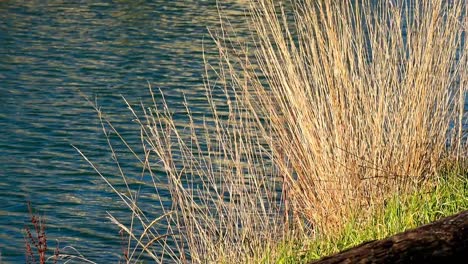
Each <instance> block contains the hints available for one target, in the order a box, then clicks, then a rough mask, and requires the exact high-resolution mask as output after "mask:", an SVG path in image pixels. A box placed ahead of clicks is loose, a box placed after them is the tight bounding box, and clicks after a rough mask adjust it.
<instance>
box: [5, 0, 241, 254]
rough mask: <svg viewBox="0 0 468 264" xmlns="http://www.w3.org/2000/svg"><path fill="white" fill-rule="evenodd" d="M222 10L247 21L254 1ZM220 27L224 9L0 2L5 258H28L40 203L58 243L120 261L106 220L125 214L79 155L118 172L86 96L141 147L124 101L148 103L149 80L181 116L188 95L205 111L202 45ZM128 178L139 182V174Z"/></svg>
mask: <svg viewBox="0 0 468 264" xmlns="http://www.w3.org/2000/svg"><path fill="white" fill-rule="evenodd" d="M72 2H73V3H72ZM222 2H223V3H224V4H223V5H226V7H228V16H229V17H230V19H232V21H234V22H235V21H240V20H241V17H242V16H243V10H244V9H245V8H246V6H245V3H244V2H243V1H241V0H238V1H235V0H232V1H222ZM217 22H218V17H217V9H216V4H215V0H208V1H203V0H199V1H195V0H194V1H164V0H156V1H143V0H141V1H133V0H132V1H123V0H121V1H112V2H104V1H0V58H1V59H0V60H1V61H0V108H1V111H0V134H1V137H0V177H1V181H0V199H1V204H0V252H1V258H2V260H3V261H6V262H17V263H22V262H23V261H24V240H23V232H22V229H23V226H24V224H25V223H26V222H27V220H28V218H27V213H26V212H27V208H26V201H32V202H33V205H34V207H35V208H36V209H38V210H39V211H40V212H42V213H44V214H45V216H46V218H47V227H48V229H47V233H48V237H49V239H50V240H55V239H57V240H59V241H60V243H61V244H60V246H61V247H62V246H65V245H72V246H75V247H76V248H77V249H79V250H80V251H81V253H83V254H84V255H85V256H86V257H88V258H89V259H91V260H94V261H98V262H99V263H115V262H117V260H118V258H119V256H118V255H119V252H120V251H121V250H120V248H121V245H120V239H119V235H118V229H117V228H116V227H115V226H114V225H112V224H110V223H109V221H108V220H107V219H106V216H107V215H106V211H109V212H112V213H113V214H116V215H117V216H121V218H123V219H125V218H126V217H127V216H128V212H127V211H126V210H125V209H124V206H123V204H122V203H120V202H119V200H118V198H117V197H116V195H115V194H113V193H112V191H111V190H110V189H109V188H107V187H106V185H105V184H104V182H103V181H102V180H101V179H100V178H98V176H97V175H96V173H94V172H93V171H92V169H91V168H90V166H89V165H87V164H86V163H85V162H84V161H83V160H82V159H81V158H80V156H79V155H78V153H77V152H76V151H75V150H74V149H73V148H72V146H71V145H72V144H73V145H75V146H77V147H78V148H80V149H81V150H83V152H85V154H87V155H88V156H89V157H90V158H91V159H92V160H93V161H96V163H98V164H99V166H100V169H102V170H103V171H104V172H106V173H107V175H112V174H115V175H117V172H116V168H115V165H114V163H113V162H112V160H111V156H110V152H109V150H108V148H107V146H106V143H105V138H104V136H103V134H102V131H101V128H100V124H99V121H98V118H97V115H96V113H95V112H94V111H93V110H92V108H91V107H90V106H89V105H88V104H87V103H86V102H85V100H84V99H83V97H81V96H80V93H79V91H81V92H82V93H83V94H85V95H87V96H89V97H91V98H93V99H94V98H97V100H98V103H99V105H100V106H101V107H102V109H103V111H104V112H106V113H109V114H110V119H111V120H112V121H113V122H114V124H115V125H116V126H117V128H118V129H119V130H121V132H122V133H123V134H124V136H125V137H126V138H127V139H128V140H129V141H130V142H133V143H134V144H138V142H139V138H138V137H139V131H138V127H137V126H136V125H135V124H134V123H132V122H131V119H132V117H131V115H130V113H129V112H128V110H127V109H126V106H125V104H124V102H123V101H122V98H121V95H123V96H125V97H126V98H127V99H128V100H129V101H130V102H131V103H132V104H137V103H138V102H139V101H143V102H149V96H148V95H149V93H148V89H147V88H146V86H147V81H149V82H150V83H152V84H153V85H155V86H158V87H160V88H161V89H162V90H163V91H164V93H166V94H167V95H168V97H167V98H166V99H167V100H168V102H169V104H170V105H171V106H172V107H174V108H175V109H177V108H178V107H181V104H180V102H181V101H182V100H181V93H182V92H184V93H186V94H187V96H188V97H189V99H190V100H192V105H193V106H194V109H198V111H199V112H200V113H201V112H203V111H204V109H203V108H204V107H205V106H204V105H203V104H202V102H203V100H201V99H202V98H203V97H204V92H203V90H202V89H203V88H202V83H203V80H202V74H203V72H204V66H203V59H202V45H203V42H204V43H205V45H207V47H208V49H209V45H210V44H209V43H211V41H210V37H209V35H208V32H207V27H212V28H213V27H216V25H217ZM203 39H204V40H203ZM207 43H208V44H207ZM126 162H127V164H129V165H135V160H130V159H129V160H128V161H125V160H124V164H125V163H126ZM132 168H134V169H133V171H132ZM126 172H127V173H129V174H131V173H134V174H137V173H139V172H138V169H137V166H126ZM148 206H152V205H151V204H149V205H148ZM154 208H157V204H156V203H155V204H154ZM154 211H155V215H157V213H158V212H157V211H156V210H154ZM50 246H54V242H53V241H51V243H50Z"/></svg>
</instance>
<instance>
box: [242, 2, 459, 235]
mask: <svg viewBox="0 0 468 264" xmlns="http://www.w3.org/2000/svg"><path fill="white" fill-rule="evenodd" d="M293 2H295V3H294V22H292V23H290V22H289V21H288V18H287V14H286V13H285V12H284V11H283V9H281V8H277V7H275V1H268V0H260V1H255V3H253V22H252V27H253V29H254V37H255V38H256V40H257V42H256V44H257V53H256V60H257V62H258V64H259V65H260V69H261V72H262V74H263V75H264V76H265V77H266V79H267V82H266V85H265V84H264V82H262V81H260V80H259V78H258V76H257V74H256V73H255V72H251V71H249V70H248V67H249V66H250V63H251V62H250V60H247V61H246V62H243V61H242V60H239V63H241V64H242V65H243V67H244V69H246V71H245V73H243V79H241V78H239V80H240V81H239V87H242V88H243V92H244V93H245V94H247V97H245V98H246V99H245V100H250V105H251V110H252V111H253V112H254V113H256V114H257V115H258V116H262V117H265V118H266V119H267V120H268V122H267V123H265V122H262V121H260V120H259V121H258V125H259V126H263V127H264V130H263V131H264V133H265V135H264V136H266V137H271V138H272V140H271V142H272V144H270V147H271V150H272V153H273V156H274V162H275V164H276V165H277V166H279V168H280V170H281V175H283V176H284V177H285V181H286V184H287V188H288V196H287V197H286V198H285V199H286V200H287V201H288V202H290V207H291V210H292V211H293V212H294V213H295V217H296V218H299V219H303V218H305V219H307V220H308V221H309V222H311V223H312V224H313V225H314V227H315V228H319V229H324V230H333V229H335V228H337V227H339V226H340V225H342V224H343V220H346V218H347V216H348V213H349V212H350V208H355V207H369V206H371V205H373V204H375V203H379V202H380V201H382V200H383V199H384V198H385V197H386V196H387V195H388V194H390V193H395V192H405V191H407V190H408V189H411V188H417V186H418V185H419V184H422V183H423V182H424V181H426V180H428V179H429V178H430V177H433V176H434V175H435V173H436V171H437V168H439V166H440V164H441V161H442V159H443V158H444V155H446V154H447V135H448V133H450V135H451V137H450V138H451V139H452V140H453V141H452V142H451V147H453V148H454V149H453V150H454V151H455V152H454V154H455V155H457V154H459V153H460V151H461V150H462V142H460V141H457V140H460V137H458V136H460V134H461V133H462V131H461V126H460V123H462V120H463V107H464V98H465V94H466V90H467V88H468V87H467V72H466V71H467V65H468V64H467V46H466V39H467V36H466V27H465V28H464V27H463V25H466V22H467V17H466V15H467V9H466V2H465V1H442V0H434V1H433V0H419V1H417V0H415V1H293ZM278 13H279V14H278ZM236 76H238V75H236ZM245 79H247V80H245ZM241 82H247V85H243V84H241ZM454 124H455V127H458V129H459V130H456V129H455V130H453V129H452V128H453V127H452V125H454ZM452 153H453V152H452ZM298 221H299V222H301V220H298Z"/></svg>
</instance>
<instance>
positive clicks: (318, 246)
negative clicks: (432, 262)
mask: <svg viewBox="0 0 468 264" xmlns="http://www.w3.org/2000/svg"><path fill="white" fill-rule="evenodd" d="M466 174H467V170H466V169H453V168H452V169H450V170H446V171H444V172H443V173H441V175H440V177H439V179H438V181H437V183H436V184H435V186H428V187H426V188H424V189H422V190H420V191H417V192H414V193H411V194H407V195H394V196H392V197H391V198H389V199H388V200H387V201H386V202H385V204H383V205H382V206H381V207H380V208H375V209H374V210H373V212H372V213H370V214H369V217H362V214H363V213H365V212H359V214H356V215H354V216H353V217H352V219H351V220H350V221H349V222H348V223H347V224H346V225H345V228H344V229H343V231H342V232H340V233H339V234H336V235H334V236H328V237H325V236H322V237H321V236H320V235H318V236H317V237H316V239H315V240H313V241H308V242H309V243H308V245H304V243H296V242H291V241H289V242H287V243H283V244H281V246H280V247H279V248H278V251H277V254H278V255H279V257H278V258H277V259H278V263H302V262H309V261H312V260H317V259H320V258H322V257H325V256H328V255H331V254H334V253H337V252H340V251H342V250H345V249H348V248H350V247H353V246H356V245H359V244H361V243H363V242H366V241H371V240H378V239H382V238H385V237H389V236H391V235H394V234H397V233H400V232H403V231H406V230H409V229H412V228H415V227H418V226H421V225H424V224H427V223H430V222H433V221H435V220H437V219H440V218H443V217H446V216H449V215H453V214H456V213H458V212H460V211H463V210H467V209H468V177H467V176H466ZM363 218H364V219H366V220H365V221H362V220H361V221H359V219H363ZM270 259H272V257H271V256H266V257H264V258H263V260H262V262H263V263H269V262H270Z"/></svg>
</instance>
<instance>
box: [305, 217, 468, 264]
mask: <svg viewBox="0 0 468 264" xmlns="http://www.w3.org/2000/svg"><path fill="white" fill-rule="evenodd" d="M312 263H314V264H332V263H446V264H448V263H468V211H463V212H460V213H458V214H456V215H452V216H449V217H446V218H443V219H440V220H438V221H436V222H433V223H430V224H427V225H424V226H421V227H418V228H415V229H411V230H408V231H406V232H403V233H400V234H396V235H394V236H391V237H389V238H385V239H382V240H374V241H369V242H365V243H363V244H361V245H358V246H356V247H353V248H350V249H347V250H345V251H342V252H340V253H337V254H335V255H331V256H328V257H325V258H322V259H321V260H318V261H315V262H312Z"/></svg>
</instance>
